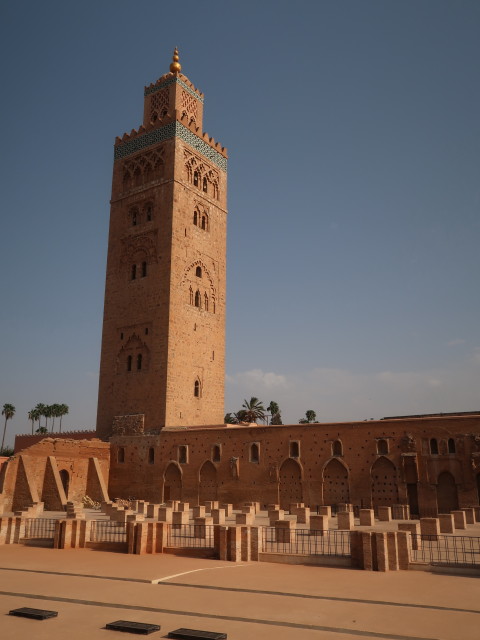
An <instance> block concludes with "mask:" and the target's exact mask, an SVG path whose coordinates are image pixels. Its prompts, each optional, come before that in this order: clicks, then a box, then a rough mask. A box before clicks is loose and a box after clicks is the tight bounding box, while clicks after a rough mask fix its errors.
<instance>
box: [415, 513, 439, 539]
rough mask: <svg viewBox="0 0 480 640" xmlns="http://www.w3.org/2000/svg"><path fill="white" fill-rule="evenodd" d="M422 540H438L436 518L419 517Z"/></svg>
mask: <svg viewBox="0 0 480 640" xmlns="http://www.w3.org/2000/svg"><path fill="white" fill-rule="evenodd" d="M420 531H421V537H422V540H438V535H439V533H440V523H439V522H438V518H420Z"/></svg>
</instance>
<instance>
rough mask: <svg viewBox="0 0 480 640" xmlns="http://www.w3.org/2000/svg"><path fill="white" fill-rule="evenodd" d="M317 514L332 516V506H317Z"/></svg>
mask: <svg viewBox="0 0 480 640" xmlns="http://www.w3.org/2000/svg"><path fill="white" fill-rule="evenodd" d="M318 515H319V516H328V517H329V518H331V517H332V507H331V506H330V505H320V506H319V507H318Z"/></svg>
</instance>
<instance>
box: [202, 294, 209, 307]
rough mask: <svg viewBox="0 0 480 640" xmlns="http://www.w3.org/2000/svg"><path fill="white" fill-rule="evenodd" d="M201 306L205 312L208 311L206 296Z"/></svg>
mask: <svg viewBox="0 0 480 640" xmlns="http://www.w3.org/2000/svg"><path fill="white" fill-rule="evenodd" d="M203 306H204V309H205V311H208V296H207V294H205V295H204V296H203Z"/></svg>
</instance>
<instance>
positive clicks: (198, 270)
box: [195, 267, 202, 278]
mask: <svg viewBox="0 0 480 640" xmlns="http://www.w3.org/2000/svg"><path fill="white" fill-rule="evenodd" d="M195 275H196V276H197V278H201V277H202V267H197V268H196V269H195Z"/></svg>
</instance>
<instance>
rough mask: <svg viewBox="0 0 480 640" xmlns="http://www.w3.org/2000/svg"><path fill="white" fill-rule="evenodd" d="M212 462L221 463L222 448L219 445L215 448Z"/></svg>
mask: <svg viewBox="0 0 480 640" xmlns="http://www.w3.org/2000/svg"><path fill="white" fill-rule="evenodd" d="M212 460H213V462H220V447H219V446H218V444H216V445H214V446H213V451H212Z"/></svg>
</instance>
